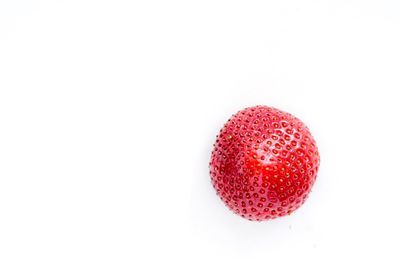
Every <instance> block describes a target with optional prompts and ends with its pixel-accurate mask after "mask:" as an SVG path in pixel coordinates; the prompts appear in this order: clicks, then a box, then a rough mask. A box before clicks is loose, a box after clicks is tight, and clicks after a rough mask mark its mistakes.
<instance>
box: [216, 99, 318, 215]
mask: <svg viewBox="0 0 400 267" xmlns="http://www.w3.org/2000/svg"><path fill="white" fill-rule="evenodd" d="M318 167H319V154H318V149H317V147H316V144H315V141H314V138H313V137H312V136H311V133H310V132H309V130H308V128H307V127H306V126H305V125H304V124H303V122H301V121H300V120H299V119H297V118H296V117H294V116H292V115H291V114H289V113H286V112H283V111H280V110H278V109H275V108H271V107H267V106H255V107H250V108H246V109H244V110H242V111H239V112H238V113H236V114H235V115H233V116H232V117H231V118H230V119H229V120H228V122H227V123H226V124H225V125H224V127H223V128H222V129H221V131H220V133H219V135H218V136H217V141H216V142H215V144H214V149H213V152H212V154H211V162H210V175H211V180H212V184H213V186H214V188H215V190H216V191H217V194H218V195H219V197H220V198H221V199H222V201H223V202H225V204H226V205H227V206H228V207H229V208H230V209H231V210H232V211H234V212H235V213H237V214H239V215H241V216H242V217H244V218H246V219H249V220H257V221H261V220H268V219H273V218H276V217H280V216H284V215H288V214H290V213H292V212H293V211H295V210H296V209H297V208H299V207H300V206H301V205H302V204H303V203H304V201H305V200H306V198H307V196H308V194H309V192H310V190H311V187H312V186H313V184H314V182H315V178H316V175H317V171H318Z"/></svg>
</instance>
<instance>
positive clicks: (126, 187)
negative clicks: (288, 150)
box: [0, 0, 400, 267]
mask: <svg viewBox="0 0 400 267" xmlns="http://www.w3.org/2000/svg"><path fill="white" fill-rule="evenodd" d="M399 14H400V3H399V1H397V0H392V1H389V0H386V1H382V0H379V1H378V0H376V1H365V0H363V1H361V0H360V1H356V0H354V1H348V0H346V1H345V0H336V1H317V0H314V1H311V0H304V1H295V0H293V1H265V0H264V1H232V0H230V1H221V0H210V1H208V0H205V1H188V0H182V1H176V0H173V1H151V0H148V1H144V0H143V1H135V0H134V1H98V0H97V1H89V0H79V1H78V0H76V1H74V0H72V1H71V0H69V1H62V0H59V1H46V0H42V1H33V0H31V1H29V0H25V1H23V0H1V1H0V266H2V267H9V266H10V267H11V266H40V267H43V266H52V267H53V266H96V267H97V266H343V265H346V266H347V265H349V266H350V265H352V266H365V265H366V264H371V265H372V266H378V265H379V266H399V264H400V260H399V255H398V253H399V239H400V228H399V224H400V217H399V204H400V201H399V194H400V192H399V190H400V188H399V187H400V180H399V179H400V177H399V162H398V161H399V153H400V152H399V150H400V145H399V144H400V143H399V141H400V127H399V115H400V107H399V103H398V102H399V100H400V99H399V94H398V91H399V90H400V76H399V74H400V16H399ZM256 104H264V105H271V106H274V107H277V108H280V109H282V110H285V111H288V112H291V113H293V114H295V115H296V116H298V117H299V118H301V119H302V120H303V121H304V122H305V123H306V124H308V126H309V127H310V129H311V131H312V133H313V135H314V137H315V139H316V140H317V143H318V146H319V149H320V154H321V168H320V172H319V175H318V179H317V182H316V184H315V186H314V188H313V192H312V193H311V195H310V197H309V199H308V201H307V202H306V203H305V205H304V206H303V207H302V208H300V209H299V210H298V211H297V212H295V213H294V214H292V215H291V216H288V217H285V218H281V219H277V220H273V221H268V222H262V223H255V222H250V221H246V220H244V219H242V218H240V217H238V216H236V215H234V214H232V213H231V212H230V211H229V210H228V209H227V208H226V207H225V206H224V205H223V204H222V202H221V201H220V200H219V199H218V198H217V197H216V195H215V192H214V190H213V188H212V186H211V183H210V178H209V175H208V161H209V156H210V152H211V149H212V144H213V142H214V140H215V136H216V134H217V133H218V131H219V129H220V127H222V125H223V124H224V123H225V121H226V120H227V119H228V118H229V117H230V116H231V115H232V114H233V113H235V112H236V111H238V110H239V109H242V108H244V107H247V106H251V105H256Z"/></svg>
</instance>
